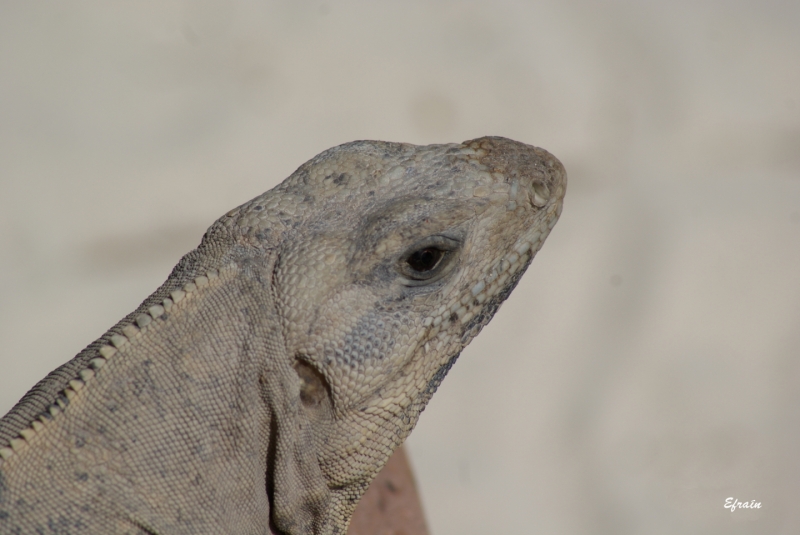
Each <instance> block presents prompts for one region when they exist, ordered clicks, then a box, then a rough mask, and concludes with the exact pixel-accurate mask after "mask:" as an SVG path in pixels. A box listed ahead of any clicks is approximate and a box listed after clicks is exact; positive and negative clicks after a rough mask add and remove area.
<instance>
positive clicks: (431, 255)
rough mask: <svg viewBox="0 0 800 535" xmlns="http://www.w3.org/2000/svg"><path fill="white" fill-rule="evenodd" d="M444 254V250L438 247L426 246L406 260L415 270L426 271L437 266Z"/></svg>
mask: <svg viewBox="0 0 800 535" xmlns="http://www.w3.org/2000/svg"><path fill="white" fill-rule="evenodd" d="M443 256H444V251H442V250H441V249H437V248H436V247H425V248H424V249H420V250H419V251H414V252H413V253H411V255H410V256H409V257H408V260H406V262H407V263H408V265H409V266H410V267H411V269H413V270H414V271H417V272H419V273H425V272H426V271H430V270H432V269H433V268H435V267H436V265H437V264H438V263H439V261H440V260H441V259H442V257H443Z"/></svg>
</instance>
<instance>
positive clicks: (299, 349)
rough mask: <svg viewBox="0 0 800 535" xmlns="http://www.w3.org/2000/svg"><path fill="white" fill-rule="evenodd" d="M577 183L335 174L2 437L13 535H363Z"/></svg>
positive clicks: (127, 325) (364, 158)
mask: <svg viewBox="0 0 800 535" xmlns="http://www.w3.org/2000/svg"><path fill="white" fill-rule="evenodd" d="M566 182H567V178H566V173H565V171H564V168H563V166H562V165H561V163H560V162H559V161H558V160H557V159H556V158H555V157H553V156H552V155H550V154H549V153H547V152H546V151H544V150H542V149H539V148H535V147H532V146H529V145H525V144H522V143H518V142H515V141H511V140H508V139H504V138H499V137H486V138H481V139H476V140H472V141H466V142H464V143H462V144H450V145H429V146H415V145H408V144H403V143H386V142H380V141H356V142H352V143H347V144H344V145H340V146H338V147H334V148H332V149H329V150H327V151H325V152H323V153H322V154H320V155H318V156H316V157H314V158H313V159H312V160H311V161H309V162H307V163H306V164H304V165H302V166H301V167H300V168H299V169H298V170H297V171H295V172H294V173H293V174H292V175H291V176H290V177H289V178H287V179H286V180H285V181H284V182H283V183H281V184H280V185H278V186H277V187H275V188H274V189H272V190H270V191H268V192H266V193H264V194H263V195H261V196H259V197H256V198H255V199H253V200H251V201H250V202H248V203H246V204H244V205H242V206H240V207H238V208H235V209H233V210H231V211H230V212H228V213H227V214H226V215H225V216H223V217H222V218H221V219H219V220H218V221H217V222H216V223H214V224H213V225H212V226H211V228H210V229H209V230H208V231H207V232H206V234H205V236H204V237H203V240H202V243H201V244H200V246H199V247H198V248H197V249H196V250H194V251H192V252H191V253H189V254H187V255H186V256H185V257H184V258H183V259H182V260H181V261H180V262H179V263H178V265H177V266H176V267H175V269H174V270H173V272H172V274H171V275H170V277H169V278H168V279H167V281H166V282H165V283H164V285H163V286H161V288H159V289H158V290H157V291H156V292H155V293H154V294H153V295H151V296H150V297H149V298H147V299H146V300H145V301H144V303H142V305H141V306H140V307H139V308H138V309H137V310H136V311H135V312H133V313H132V314H130V315H129V316H127V317H125V318H124V319H123V320H122V321H120V322H119V323H118V324H117V325H115V326H114V327H112V328H111V329H110V330H109V331H108V332H107V333H106V334H105V335H104V336H103V337H101V338H100V339H99V340H97V341H96V342H94V343H93V344H91V345H90V346H89V347H88V348H86V349H85V350H84V351H82V352H81V353H80V354H79V355H77V356H76V357H75V358H74V359H72V360H71V361H69V362H68V363H66V364H64V365H63V366H61V367H60V368H58V369H57V370H55V371H54V372H52V373H51V374H50V375H48V376H47V377H46V378H45V379H43V380H42V381H41V382H40V383H39V384H37V385H36V386H35V387H34V388H33V389H32V390H31V391H30V392H28V394H26V395H25V397H24V398H23V399H22V400H21V401H20V402H19V403H18V404H17V405H16V406H15V407H14V408H13V409H12V410H11V412H10V413H8V414H7V415H6V416H5V417H3V418H2V420H0V533H2V534H11V533H14V534H17V533H19V534H28V533H31V534H33V533H59V534H112V533H120V534H122V533H129V534H160V535H167V534H192V535H197V534H204V533H208V534H221V533H231V534H256V533H259V534H266V533H271V532H272V533H291V534H305V533H314V534H330V533H344V532H345V531H346V529H347V524H348V521H349V518H350V515H351V514H352V511H353V509H354V507H355V505H356V503H357V501H358V499H359V497H360V496H361V495H362V493H363V492H364V490H365V489H366V488H367V486H368V485H369V482H370V481H371V479H372V478H373V477H374V476H375V474H376V473H377V472H378V471H379V470H380V468H381V467H382V466H383V464H384V463H385V462H386V461H387V459H388V458H389V456H390V455H391V453H392V451H394V449H395V448H397V447H398V445H400V444H401V443H402V442H403V440H404V439H405V438H406V436H408V434H409V433H410V432H411V430H412V428H413V427H414V425H415V423H416V422H417V418H418V417H419V414H420V412H421V411H422V409H423V408H424V407H425V404H426V403H427V402H428V400H429V399H430V397H431V395H432V394H433V392H434V391H435V390H436V388H437V386H438V385H439V383H440V382H441V381H442V379H443V378H444V376H445V374H446V373H447V371H448V370H449V369H450V367H451V366H452V365H453V363H454V362H455V360H456V358H457V357H458V355H459V353H460V352H461V350H462V349H463V348H464V346H466V345H467V344H468V343H469V342H470V340H471V339H472V338H473V337H474V336H475V335H476V334H478V332H479V331H480V330H481V328H482V327H483V326H484V325H485V324H486V323H487V322H488V321H489V320H490V319H491V317H492V316H493V315H494V313H495V312H496V311H497V308H498V307H499V306H500V304H501V303H502V302H503V300H505V299H506V297H507V296H508V295H509V293H510V292H511V290H512V289H513V288H514V286H515V285H516V284H517V281H518V280H519V278H520V277H521V276H522V274H523V272H524V271H525V269H526V268H527V266H528V264H529V263H530V261H531V259H532V258H533V256H534V254H535V253H536V251H538V250H539V248H540V247H541V245H542V243H543V242H544V240H545V238H546V237H547V235H548V233H549V232H550V229H552V228H553V226H554V225H555V223H556V220H557V219H558V216H559V214H560V213H561V207H562V200H563V197H564V192H565V189H566ZM9 365H19V364H14V363H8V362H7V363H4V366H9Z"/></svg>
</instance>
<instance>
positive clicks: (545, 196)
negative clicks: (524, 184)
mask: <svg viewBox="0 0 800 535" xmlns="http://www.w3.org/2000/svg"><path fill="white" fill-rule="evenodd" d="M531 189H532V190H533V197H532V199H531V200H532V202H533V205H534V206H536V207H537V208H541V207H542V206H544V205H545V204H547V201H549V200H550V189H549V188H548V187H547V184H545V183H543V182H534V183H533V184H532V185H531Z"/></svg>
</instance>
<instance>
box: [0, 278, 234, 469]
mask: <svg viewBox="0 0 800 535" xmlns="http://www.w3.org/2000/svg"><path fill="white" fill-rule="evenodd" d="M218 277H219V273H218V272H217V271H209V272H208V273H207V274H206V275H200V276H199V277H197V278H195V279H194V280H193V281H192V282H187V283H186V284H184V286H183V288H182V289H180V290H175V291H173V292H171V293H170V296H169V297H167V298H166V299H164V300H163V301H162V302H161V304H160V305H153V306H151V307H150V308H148V309H147V313H143V314H139V315H138V316H136V319H135V320H134V323H131V324H129V325H126V326H125V327H123V328H122V334H118V333H113V334H112V335H111V339H110V341H111V344H110V345H104V346H101V347H100V349H99V350H98V353H99V356H97V357H95V358H93V359H92V360H90V361H89V367H88V368H84V369H83V370H81V371H80V372H79V373H78V377H76V378H75V379H72V380H71V381H70V382H69V386H68V387H67V388H65V389H64V390H62V391H61V392H60V393H59V394H58V396H57V397H56V400H55V401H54V402H53V403H52V404H51V405H50V406H49V407H47V409H46V410H45V411H44V412H42V414H40V415H39V418H38V419H36V420H34V421H33V422H31V425H30V427H27V428H25V429H23V430H22V431H20V432H19V436H17V437H16V438H12V439H11V441H10V444H9V446H8V447H4V448H0V464H2V463H3V462H4V461H5V460H6V459H8V458H9V457H11V456H12V455H14V453H15V452H18V451H20V450H21V449H22V448H24V447H25V445H26V444H27V443H28V442H29V441H30V440H31V439H32V438H33V437H34V436H36V433H38V432H40V431H41V430H42V429H44V427H45V425H47V424H48V423H50V422H51V421H53V419H54V418H55V417H57V416H58V415H59V414H60V413H61V412H63V411H64V409H66V408H67V405H69V404H70V402H71V401H72V400H73V399H74V398H75V396H76V395H77V393H78V392H79V391H80V390H81V389H82V388H83V387H84V386H85V385H86V383H87V382H88V381H89V380H90V379H91V378H92V377H94V376H95V374H96V373H97V371H98V370H100V368H102V367H103V366H105V364H106V362H108V360H109V359H110V358H111V357H113V356H114V354H116V352H117V350H118V349H119V348H121V347H122V346H124V345H125V344H127V343H128V342H129V341H130V340H131V339H133V338H134V337H135V336H137V335H138V334H139V333H140V332H141V330H142V329H145V328H146V327H147V326H148V325H149V324H150V323H151V322H152V321H153V320H154V319H157V318H160V317H161V316H163V315H164V314H165V313H167V312H169V311H170V310H171V309H172V307H173V306H175V305H177V304H178V303H180V302H181V301H183V300H184V299H185V298H186V296H187V295H188V294H191V293H192V292H194V291H196V290H197V289H198V288H204V287H206V286H208V284H209V283H210V282H211V281H212V280H214V279H216V278H218Z"/></svg>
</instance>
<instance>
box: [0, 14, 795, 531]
mask: <svg viewBox="0 0 800 535" xmlns="http://www.w3.org/2000/svg"><path fill="white" fill-rule="evenodd" d="M798 27H800V4H798V3H797V2H790V1H783V2H780V1H755V0H752V1H748V2H742V1H734V0H719V1H716V2H711V1H709V2H692V1H688V0H677V1H672V2H654V1H646V0H641V1H621V0H619V1H605V2H593V1H589V0H584V1H581V0H569V1H564V0H550V1H530V2H523V1H516V2H513V1H511V0H505V1H499V0H493V1H492V2H472V1H463V0H462V1H457V2H456V1H449V2H448V1H427V2H423V1H411V0H405V1H403V2H367V1H366V0H365V1H362V2H355V1H335V2H334V1H330V2H321V1H318V0H303V1H297V0H291V1H290V0H284V1H280V2H270V1H266V0H261V1H249V2H245V1H241V0H237V1H225V2H223V1H221V0H219V1H196V0H193V1H189V0H187V1H185V2H178V1H172V0H169V1H163V0H159V1H152V2H126V3H119V2H102V1H99V0H98V1H85V2H58V3H47V4H44V3H39V2H3V3H0V275H2V276H0V340H2V347H0V411H3V412H4V411H5V410H6V409H8V408H10V406H11V405H12V404H13V403H14V402H15V401H16V400H17V399H18V398H19V397H20V396H21V395H22V394H23V393H24V392H25V391H26V390H27V388H29V387H30V386H31V385H33V383H34V382H35V381H37V380H38V379H40V378H41V377H43V376H44V375H45V374H46V373H47V372H48V371H50V370H51V369H53V368H54V367H56V366H57V365H59V364H60V363H62V362H64V361H65V360H67V359H69V358H70V357H72V355H74V354H75V353H77V352H78V351H79V350H80V349H82V348H83V347H84V346H85V345H86V344H88V343H89V342H90V341H92V340H93V339H94V338H95V337H97V336H99V335H100V334H102V333H103V332H104V330H105V329H106V328H108V327H109V326H111V325H112V324H113V323H114V322H116V321H117V320H118V319H119V318H120V317H122V316H123V315H124V314H126V313H127V312H129V311H130V310H132V309H133V308H134V307H135V306H136V305H137V304H138V303H139V302H140V301H141V300H142V299H143V298H144V297H145V296H147V294H148V293H149V292H150V291H152V290H153V289H155V288H156V286H157V285H158V284H160V283H161V282H162V281H163V279H164V278H165V277H166V276H167V274H168V273H169V270H170V268H171V267H172V265H173V264H174V263H175V262H176V261H177V260H178V258H180V256H181V255H182V254H183V253H185V252H187V251H188V250H190V249H191V248H192V247H194V246H195V245H196V244H197V243H198V242H199V239H200V237H201V235H202V233H203V231H204V230H205V228H206V227H207V226H208V225H209V224H210V223H211V222H212V221H213V220H214V219H216V217H218V216H219V215H221V214H223V213H224V212H225V211H226V210H228V209H229V208H231V207H233V206H236V205H238V204H240V203H242V202H244V201H246V200H248V199H250V198H251V197H253V196H255V195H257V194H259V193H261V192H262V191H264V190H266V189H268V188H270V187H272V186H273V185H274V184H276V183H277V182H279V181H280V180H282V179H283V178H284V177H286V176H287V175H288V174H289V173H290V172H291V171H292V170H294V169H295V168H296V167H297V166H298V165H300V164H301V163H302V162H304V161H305V160H306V159H308V158H310V157H311V156H313V155H314V154H316V153H318V152H319V151H321V150H323V149H325V148H327V147H329V146H332V145H335V144H338V143H342V142H345V141H350V140H353V139H365V138H366V139H369V138H377V139H385V140H392V141H408V142H412V143H432V142H447V141H461V140H464V139H469V138H473V137H477V136H481V135H486V134H495V135H503V136H507V137H511V138H515V139H519V140H521V141H525V142H528V143H532V144H536V145H540V146H543V147H545V148H547V149H548V150H550V151H552V152H553V153H554V154H556V155H557V156H558V157H559V158H561V160H562V161H563V162H564V164H565V165H566V167H567V169H568V171H569V174H570V188H569V192H568V195H567V200H566V207H565V210H564V214H563V216H562V219H561V222H560V223H559V224H558V226H557V227H556V229H555V231H554V232H553V234H552V235H551V237H550V238H549V240H548V242H547V243H546V245H545V246H544V249H543V250H542V252H541V253H540V254H539V256H538V257H537V259H536V261H535V262H534V263H533V265H532V267H531V269H530V270H529V272H528V274H527V275H526V276H525V278H524V279H523V281H522V283H521V285H520V287H519V289H518V290H517V291H516V292H515V294H514V295H513V296H512V298H511V299H510V301H509V302H508V303H507V304H506V305H505V306H504V307H503V309H502V310H501V311H500V312H499V313H498V315H497V317H496V319H495V321H494V322H493V323H492V324H491V325H490V326H489V327H488V328H487V329H486V330H485V331H484V333H483V334H482V335H481V336H480V337H479V338H478V339H477V340H476V341H475V342H474V343H473V344H472V346H470V348H469V349H468V350H467V351H465V353H464V354H463V356H462V358H461V360H460V362H459V363H458V365H456V366H455V368H454V369H453V371H452V372H451V374H450V376H449V377H448V378H447V380H446V381H445V382H444V385H443V386H442V388H441V390H440V392H439V393H438V394H437V396H436V397H435V398H434V399H433V401H432V403H431V404H430V406H429V408H428V409H427V411H426V412H425V413H424V414H423V416H422V419H421V421H420V423H419V426H418V428H417V430H416V431H415V432H414V434H413V435H412V437H411V438H410V440H409V448H410V451H411V455H412V459H413V462H414V464H415V466H416V471H417V479H418V481H419V482H420V485H421V492H422V495H423V499H424V501H425V504H426V507H427V512H428V517H429V520H430V524H431V527H432V531H433V533H434V534H437V535H447V534H455V533H458V534H473V533H474V534H478V533H481V534H482V533H509V534H530V533H572V534H586V535H590V534H591V535H595V534H639V533H642V534H648V535H651V534H656V535H658V534H662V533H663V534H666V533H676V534H677V533H679V534H695V533H696V534H704V535H705V534H725V535H730V534H750V533H753V534H755V533H771V534H779V533H785V534H789V533H798V532H800V512H798V508H797V507H796V505H795V504H796V502H797V500H798V499H799V498H800V456H798V455H797V452H798V451H800V425H798V424H800V409H798V407H799V406H800V329H798V327H797V325H798V320H800V276H798V272H800V270H798V266H799V265H800V32H798V31H797V28H798ZM729 496H730V497H736V498H738V499H739V500H742V501H745V500H747V501H749V500H757V501H760V502H761V503H762V508H761V509H759V510H753V511H748V510H744V511H735V512H730V511H729V510H726V509H725V508H724V507H723V504H724V501H725V499H726V498H727V497H729Z"/></svg>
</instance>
